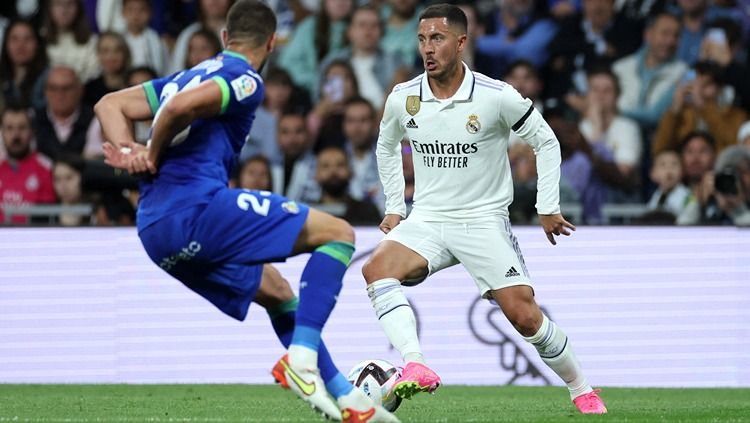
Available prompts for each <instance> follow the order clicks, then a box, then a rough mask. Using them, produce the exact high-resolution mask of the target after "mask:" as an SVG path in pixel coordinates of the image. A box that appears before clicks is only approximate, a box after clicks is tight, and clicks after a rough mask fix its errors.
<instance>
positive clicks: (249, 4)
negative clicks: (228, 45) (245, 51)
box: [227, 0, 276, 47]
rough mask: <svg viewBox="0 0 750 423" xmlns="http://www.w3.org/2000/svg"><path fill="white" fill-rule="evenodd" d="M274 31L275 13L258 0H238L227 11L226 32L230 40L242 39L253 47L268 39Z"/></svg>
mask: <svg viewBox="0 0 750 423" xmlns="http://www.w3.org/2000/svg"><path fill="white" fill-rule="evenodd" d="M274 32H276V15H274V14H273V11H272V10H271V8H270V7H268V6H267V5H266V4H265V3H263V2H261V1H258V0H239V1H238V2H237V3H235V4H234V5H232V7H231V8H229V12H228V13H227V34H228V35H229V39H230V40H238V39H244V40H247V41H249V42H250V43H251V44H252V46H253V47H257V46H260V45H261V44H263V43H265V42H266V41H268V39H269V38H271V36H272V35H273V33H274Z"/></svg>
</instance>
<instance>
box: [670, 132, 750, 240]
mask: <svg viewBox="0 0 750 423" xmlns="http://www.w3.org/2000/svg"><path fill="white" fill-rule="evenodd" d="M702 185H703V186H702V190H701V193H700V194H701V195H702V197H699V198H691V201H690V202H689V203H688V205H687V207H686V208H685V211H684V212H683V213H682V215H681V216H680V219H679V220H678V222H679V223H681V224H731V225H736V226H750V204H748V200H747V199H748V198H750V151H748V150H747V149H745V148H742V147H740V146H732V147H729V148H727V149H725V150H724V151H723V152H722V153H721V154H720V155H719V158H718V159H717V160H716V164H715V166H714V169H713V172H711V171H709V172H707V173H706V175H705V178H704V181H703V184H702Z"/></svg>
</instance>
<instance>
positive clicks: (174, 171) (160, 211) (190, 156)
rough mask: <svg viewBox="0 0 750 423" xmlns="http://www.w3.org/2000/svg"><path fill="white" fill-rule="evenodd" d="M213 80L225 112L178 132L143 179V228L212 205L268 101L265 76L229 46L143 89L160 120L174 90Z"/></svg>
mask: <svg viewBox="0 0 750 423" xmlns="http://www.w3.org/2000/svg"><path fill="white" fill-rule="evenodd" d="M208 80H213V81H215V82H216V83H217V84H218V85H219V87H220V88H221V96H222V101H221V111H220V113H219V114H218V115H217V116H214V117H211V118H208V119H197V120H195V121H193V122H192V123H191V124H190V126H188V127H187V128H186V129H185V130H184V131H182V132H180V133H179V134H178V135H177V136H175V137H174V139H173V140H172V142H171V145H170V146H169V148H168V149H167V150H166V151H165V152H164V153H163V156H162V158H161V160H160V166H159V171H158V173H157V174H156V175H155V176H154V177H153V178H147V179H146V180H144V181H143V182H142V183H141V199H140V202H139V204H138V216H137V222H138V228H139V230H143V229H144V228H146V227H148V226H150V225H151V224H153V223H154V222H156V221H158V220H159V219H161V218H163V217H165V216H167V215H169V214H171V213H174V212H177V211H179V210H182V209H186V208H191V207H196V206H199V205H204V204H207V203H208V202H209V201H210V199H211V197H212V195H213V194H214V193H216V192H217V191H218V190H220V189H222V188H226V187H227V183H228V181H229V175H230V173H231V171H232V168H233V167H234V166H235V164H236V162H237V157H238V155H239V152H240V150H241V149H242V146H243V145H244V144H245V139H246V138H247V135H248V133H249V132H250V127H251V126H252V123H253V119H255V110H256V109H257V108H258V106H259V105H260V104H261V103H262V101H263V92H264V89H263V80H262V79H261V77H260V75H258V73H257V72H256V71H255V70H254V69H253V68H252V66H250V64H249V63H248V62H247V60H246V59H245V58H244V57H243V56H241V55H239V54H237V53H234V52H231V51H226V50H225V51H224V52H222V53H221V54H219V55H217V56H216V57H214V58H212V59H209V60H206V61H204V62H202V63H200V64H199V65H197V66H195V67H193V68H192V69H189V70H185V71H182V72H179V73H176V74H174V75H171V76H168V77H165V78H160V79H155V80H152V81H149V82H146V83H145V84H143V88H144V90H145V91H146V97H147V98H148V103H149V105H150V107H151V110H152V112H153V113H154V114H155V115H154V123H156V122H157V121H158V120H159V115H160V112H161V110H162V109H163V108H164V106H165V105H166V104H167V103H168V102H169V101H170V100H171V99H172V98H173V96H174V95H175V94H177V93H178V92H180V91H183V90H187V89H190V88H193V87H196V86H198V85H199V84H200V83H201V82H204V81H208Z"/></svg>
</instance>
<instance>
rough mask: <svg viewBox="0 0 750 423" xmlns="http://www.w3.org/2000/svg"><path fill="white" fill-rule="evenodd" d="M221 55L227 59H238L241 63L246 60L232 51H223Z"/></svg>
mask: <svg viewBox="0 0 750 423" xmlns="http://www.w3.org/2000/svg"><path fill="white" fill-rule="evenodd" d="M221 54H223V55H225V56H229V57H234V58H235V59H240V60H242V61H243V62H247V58H246V57H245V56H243V55H241V54H239V53H235V52H233V51H232V50H224V51H222V52H221Z"/></svg>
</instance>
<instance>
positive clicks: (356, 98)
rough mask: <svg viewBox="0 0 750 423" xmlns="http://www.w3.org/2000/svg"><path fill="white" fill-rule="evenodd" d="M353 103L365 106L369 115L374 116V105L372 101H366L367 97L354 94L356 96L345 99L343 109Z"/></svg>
mask: <svg viewBox="0 0 750 423" xmlns="http://www.w3.org/2000/svg"><path fill="white" fill-rule="evenodd" d="M355 104H362V105H365V106H367V108H368V109H370V115H371V116H372V117H373V118H375V106H373V105H372V103H370V102H369V101H367V99H366V98H364V97H362V96H358V95H356V96H354V97H352V98H350V99H349V100H347V101H346V102H345V103H344V110H346V109H348V108H349V106H353V105H355Z"/></svg>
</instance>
